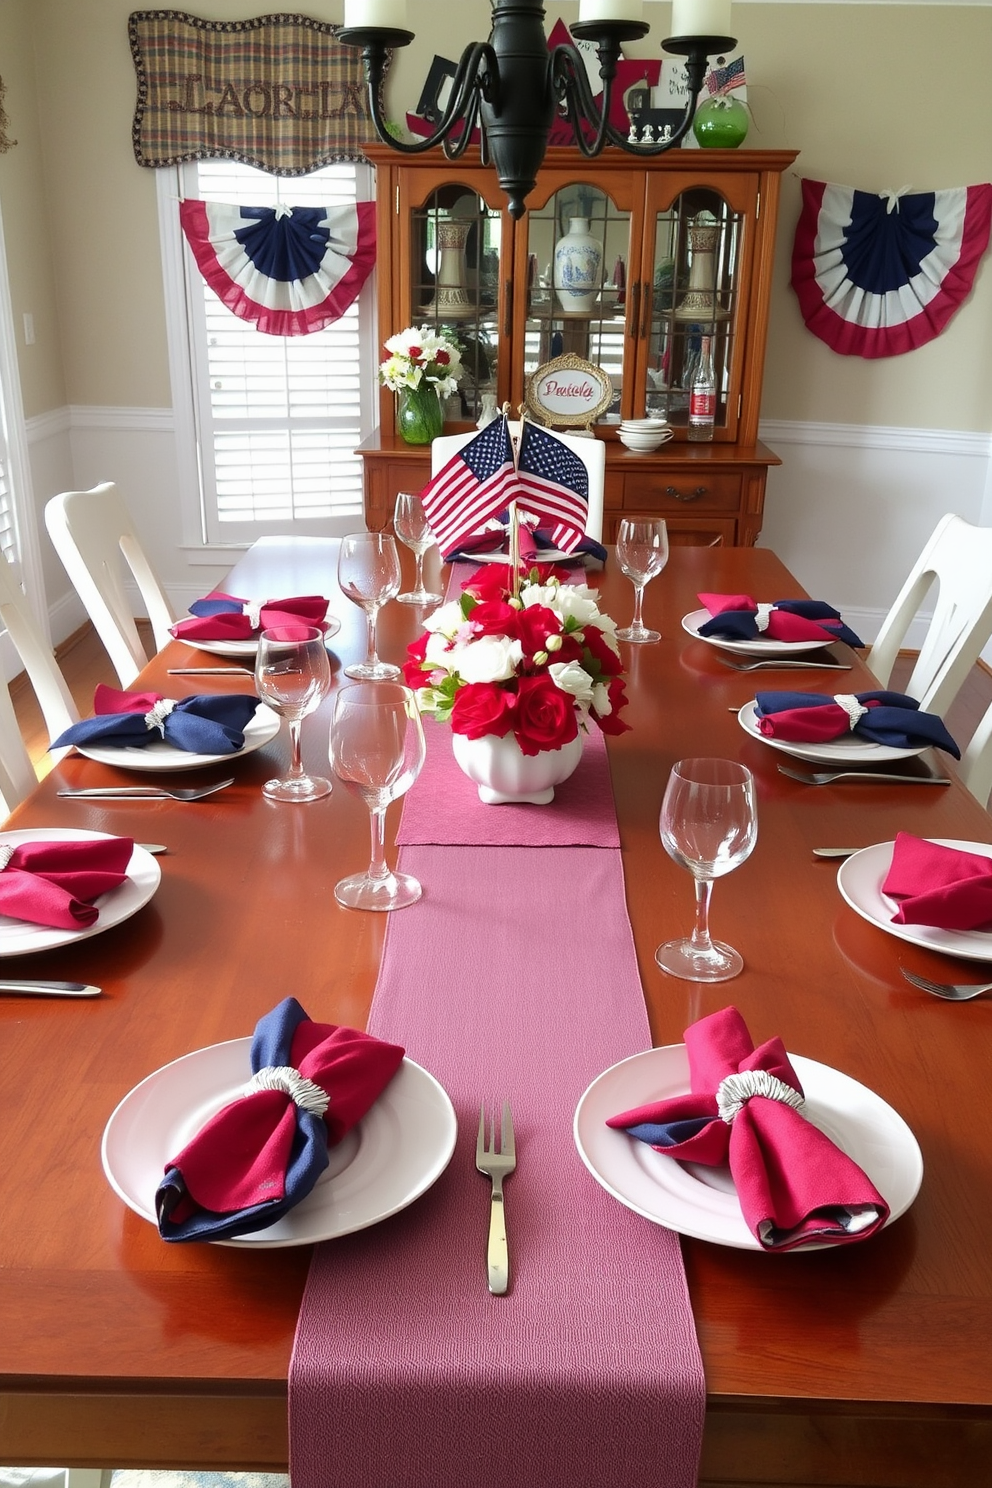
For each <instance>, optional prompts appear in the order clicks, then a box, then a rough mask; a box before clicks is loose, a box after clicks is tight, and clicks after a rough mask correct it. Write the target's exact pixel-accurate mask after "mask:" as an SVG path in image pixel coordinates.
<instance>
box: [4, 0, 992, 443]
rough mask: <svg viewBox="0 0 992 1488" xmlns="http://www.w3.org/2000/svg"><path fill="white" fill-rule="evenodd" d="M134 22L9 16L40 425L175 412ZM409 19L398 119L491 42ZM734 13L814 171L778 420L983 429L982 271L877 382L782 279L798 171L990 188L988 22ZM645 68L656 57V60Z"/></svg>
mask: <svg viewBox="0 0 992 1488" xmlns="http://www.w3.org/2000/svg"><path fill="white" fill-rule="evenodd" d="M133 8H134V6H133V0H0V76H3V78H4V81H5V82H6V83H7V84H8V94H7V108H8V112H9V113H10V115H11V118H12V131H13V133H14V135H15V136H16V137H17V138H18V139H19V140H20V141H21V143H20V144H19V145H18V147H17V149H16V150H13V151H11V152H10V153H9V154H8V155H6V156H2V157H0V205H2V209H3V216H4V225H5V230H6V234H7V249H8V256H9V260H10V269H11V280H12V294H13V299H14V310H15V318H16V321H17V325H18V327H19V326H20V315H21V313H22V312H23V311H24V310H30V311H32V313H33V314H34V316H35V323H36V330H37V333H38V339H37V343H36V345H35V346H34V347H31V348H26V349H25V350H24V353H23V357H24V360H23V381H24V401H25V409H26V412H27V414H28V416H31V415H37V414H40V413H43V412H45V411H47V410H49V409H53V408H56V407H59V406H61V405H62V404H63V403H70V404H76V405H89V406H94V405H95V406H101V405H103V406H110V407H114V406H118V407H149V408H154V407H165V406H168V404H169V401H170V391H169V377H168V366H167V358H166V344H165V329H164V318H163V310H162V301H161V280H160V273H159V247H158V225H157V215H156V203H155V185H154V179H153V172H152V171H149V170H145V169H142V168H140V167H139V166H138V165H137V164H136V163H135V161H134V156H133V153H132V149H131V138H130V128H131V118H132V114H133V109H134V97H135V82H134V68H133V64H132V61H131V56H130V52H129V50H128V44H127V31H126V23H127V16H128V14H129V13H130V11H131V10H132V9H133ZM270 8H271V7H265V6H263V5H256V6H252V5H250V4H247V3H245V0H213V3H210V4H203V5H197V6H196V7H194V9H195V13H196V14H198V15H202V16H204V17H207V18H212V19H242V18H244V17H246V16H247V15H251V14H262V13H264V12H265V11H266V10H267V9H270ZM301 8H302V9H305V10H307V11H308V13H310V14H313V15H316V16H318V17H319V18H320V19H323V20H329V21H337V20H340V19H341V18H342V16H343V0H320V3H316V4H313V5H310V6H304V7H301ZM548 10H549V15H550V16H552V17H554V16H555V15H558V14H560V15H561V16H562V17H563V18H564V19H565V20H566V21H567V20H570V19H574V18H575V17H576V16H577V14H578V8H577V5H575V4H561V5H559V6H556V5H554V4H551V5H549V6H548ZM409 13H410V17H411V23H412V26H413V28H414V29H415V30H417V31H418V37H417V41H416V42H415V44H414V45H413V46H412V47H411V48H410V49H409V50H408V51H407V52H405V53H400V54H398V55H397V59H396V63H395V67H394V80H393V84H392V87H391V92H390V105H391V111H392V112H393V113H401V112H402V110H403V109H404V108H405V107H410V106H412V105H413V104H414V103H415V102H416V99H417V97H418V95H419V91H420V86H421V83H422V81H423V78H424V76H425V73H426V68H427V65H428V64H429V61H430V58H431V55H432V54H433V52H434V51H439V52H441V53H443V54H444V55H446V56H449V57H455V56H457V55H458V53H459V51H460V49H461V47H462V46H463V45H464V44H465V43H466V42H467V41H469V40H472V39H475V38H478V37H481V36H482V35H483V34H484V31H485V28H486V25H487V17H488V14H489V7H488V5H486V4H485V3H484V0H459V3H457V4H450V3H449V4H441V3H438V0H409ZM646 13H648V14H649V19H652V33H653V35H654V36H655V37H656V38H660V37H663V36H664V35H665V34H666V30H667V20H668V16H669V13H670V12H669V7H668V6H667V5H665V4H650V5H649V6H648V7H647V12H646ZM651 13H654V14H653V15H651ZM734 14H735V25H736V28H737V29H738V30H739V33H740V37H741V42H742V45H743V47H744V49H745V53H746V58H747V68H748V76H749V79H750V81H749V93H748V96H749V101H750V103H751V105H752V109H753V112H754V116H755V125H754V127H753V129H752V133H751V136H750V138H749V144H753V145H755V146H758V147H761V146H765V147H769V148H771V147H777V146H789V147H792V148H797V149H799V150H801V152H802V153H801V155H800V158H799V160H798V161H797V164H796V167H795V171H796V175H795V176H792V177H789V178H787V180H786V182H785V194H784V201H783V209H782V222H781V229H780V244H779V262H778V267H777V275H776V291H775V298H774V306H773V314H772V327H771V341H770V355H769V360H768V369H767V374H766V396H765V404H764V412H765V414H766V415H767V416H768V417H769V418H775V419H785V420H798V421H815V422H826V423H831V422H835V423H853V424H882V425H890V424H891V425H902V426H917V427H922V428H946V429H959V430H972V431H980V430H988V429H989V428H990V427H992V356H990V354H989V348H988V342H989V330H990V327H992V266H990V264H989V261H988V259H986V261H985V263H984V264H983V265H982V268H981V269H980V271H979V279H978V284H977V286H976V289H975V291H974V292H973V295H972V298H971V300H970V301H969V303H967V304H966V305H965V306H964V308H963V309H962V310H961V311H960V312H959V315H958V316H957V318H956V319H955V320H954V321H953V322H952V323H951V325H950V327H949V328H948V329H947V331H945V333H944V335H943V336H941V337H940V338H938V340H937V341H936V342H934V343H932V344H931V345H930V346H929V347H925V348H923V349H922V350H920V351H917V352H912V353H910V354H908V355H906V356H902V357H896V358H889V359H886V360H884V361H881V362H874V363H871V362H863V361H861V360H860V359H857V358H844V357H838V356H836V355H835V354H834V353H833V352H831V351H830V350H828V348H827V347H826V346H824V345H823V344H822V343H821V342H819V341H817V340H816V339H815V338H814V337H812V336H811V335H810V334H809V333H808V332H807V331H806V330H805V328H804V326H803V324H802V321H801V319H800V317H799V313H798V309H797V305H796V302H795V299H794V296H793V295H792V292H791V290H790V289H789V288H788V259H789V251H790V249H791V242H792V233H793V229H794V225H795V219H796V215H797V212H798V200H799V185H798V174H799V173H800V172H801V173H803V174H805V175H809V176H814V177H818V178H821V179H827V180H831V181H837V182H842V183H844V184H848V185H853V186H859V187H862V188H864V189H866V190H882V189H885V188H887V187H900V186H903V185H905V184H907V183H911V184H912V185H913V186H914V187H915V188H917V189H920V190H926V189H932V188H939V187H950V186H961V185H969V184H972V183H975V182H979V181H985V180H989V179H992V89H990V88H989V86H988V77H989V71H990V67H992V8H990V7H989V6H988V5H977V6H948V5H934V6H925V5H911V6H899V5H879V6H854V5H817V4H797V5H778V4H773V5H762V4H738V5H737V7H736V9H735V13H734ZM655 17H657V18H658V19H655ZM661 18H663V19H661ZM32 41H33V45H34V51H35V55H36V61H37V72H36V75H35V77H34V78H33V77H32ZM636 51H637V52H639V53H640V52H643V53H644V54H649V53H650V51H651V45H650V43H648V44H644V43H642V44H640V45H639V46H638V47H637V48H636ZM39 167H40V169H41V170H42V172H43V179H44V188H45V189H44V197H42V195H41V194H40V193H39V191H38V189H37V183H38V180H39ZM45 203H47V207H48V219H47V221H46V219H45V215H44V204H45ZM53 259H54V262H55V265H56V269H55V271H53V268H52V263H53ZM56 286H57V287H56Z"/></svg>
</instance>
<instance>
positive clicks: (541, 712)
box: [513, 672, 579, 754]
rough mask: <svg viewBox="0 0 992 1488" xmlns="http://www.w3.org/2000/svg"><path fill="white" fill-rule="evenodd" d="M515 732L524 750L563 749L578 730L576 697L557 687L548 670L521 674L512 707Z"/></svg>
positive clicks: (527, 752) (538, 751)
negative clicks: (533, 675)
mask: <svg viewBox="0 0 992 1488" xmlns="http://www.w3.org/2000/svg"><path fill="white" fill-rule="evenodd" d="M513 732H514V735H515V736H516V740H517V743H518V744H519V745H520V752H521V754H540V752H541V750H542V749H561V747H562V745H564V744H569V743H570V742H571V741H572V740H573V739H574V738H575V737H576V736H577V734H578V732H579V722H578V719H577V718H576V716H575V701H574V699H573V698H571V697H569V695H568V693H565V692H562V691H561V689H560V688H558V687H556V686H555V684H554V683H553V682H552V680H551V678H550V677H549V676H548V675H547V673H546V672H542V673H541V674H540V675H538V676H536V677H521V678H520V682H519V684H518V689H517V698H516V706H515V707H514V709H513Z"/></svg>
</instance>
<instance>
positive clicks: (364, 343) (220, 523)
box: [184, 160, 376, 543]
mask: <svg viewBox="0 0 992 1488" xmlns="http://www.w3.org/2000/svg"><path fill="white" fill-rule="evenodd" d="M184 172H185V180H184V189H185V192H186V195H188V196H193V195H195V196H199V197H201V198H204V199H206V200H213V201H224V202H236V203H239V204H241V205H243V206H272V205H276V204H277V203H279V202H284V203H286V204H287V205H288V206H311V205H322V204H328V205H344V204H349V203H353V202H355V201H357V200H361V199H365V198H367V196H368V195H369V172H368V168H367V167H364V166H360V165H356V164H353V163H346V162H342V163H340V164H337V165H331V166H326V167H324V168H323V169H322V170H319V171H315V172H313V174H311V175H308V176H294V177H291V178H284V177H276V176H270V175H267V174H266V173H265V172H264V171H259V170H255V169H253V168H252V167H251V166H245V165H241V164H240V163H239V162H237V161H227V160H208V161H199V162H194V163H191V164H190V165H189V166H187V167H185V168H184ZM360 191H361V195H359V192H360ZM184 262H185V272H186V281H187V305H188V311H189V332H190V342H191V354H192V361H193V387H194V397H195V402H196V430H197V442H198V446H199V449H198V453H199V468H200V478H201V488H202V489H201V497H202V517H203V523H202V526H203V537H204V539H205V541H206V542H208V543H235V542H242V541H249V542H250V541H253V540H254V539H255V538H256V537H258V536H260V535H261V534H262V533H264V532H279V533H294V532H295V533H307V532H310V533H320V534H329V535H333V534H335V533H340V532H344V531H348V530H351V529H353V528H354V527H355V526H359V527H360V526H361V525H362V465H361V461H360V459H359V458H358V457H357V456H356V455H355V453H354V450H355V448H356V446H357V445H358V444H360V443H361V441H362V439H363V438H364V437H365V435H366V434H368V433H369V432H370V431H371V424H372V410H373V407H374V398H373V396H372V392H374V386H375V369H376V361H375V337H374V317H373V314H372V303H371V289H370V287H369V286H366V289H365V290H364V291H363V293H362V295H361V296H360V297H359V299H358V301H357V302H356V303H355V304H354V305H352V306H351V307H350V308H349V309H348V310H347V311H346V312H345V314H344V315H343V316H341V318H340V319H339V320H337V321H334V322H333V323H332V324H331V325H329V326H327V327H325V329H324V330H322V331H316V332H314V333H313V334H311V335H308V336H285V337H284V336H269V335H264V334H263V333H262V332H261V331H258V330H256V329H255V327H254V325H252V324H251V323H250V322H249V321H245V320H241V319H239V318H238V317H237V316H236V315H234V314H232V312H231V311H229V310H228V309H227V308H226V307H225V306H224V305H222V304H221V302H220V300H219V299H218V298H217V296H216V295H215V294H214V292H213V290H212V289H210V287H209V286H208V285H207V284H206V283H205V282H204V280H203V278H202V276H201V274H200V272H199V270H198V269H197V267H196V264H195V262H194V260H193V258H192V255H191V254H190V253H189V252H186V254H185V255H184Z"/></svg>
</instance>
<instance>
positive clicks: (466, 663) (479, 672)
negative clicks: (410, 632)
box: [428, 635, 524, 682]
mask: <svg viewBox="0 0 992 1488" xmlns="http://www.w3.org/2000/svg"><path fill="white" fill-rule="evenodd" d="M429 649H430V643H429V642H428V651H429ZM456 656H457V660H454V659H452V660H451V661H449V662H448V663H447V665H448V669H449V671H457V673H458V675H459V677H461V679H462V681H463V682H505V681H507V680H508V679H509V678H510V677H512V676H514V675H515V673H516V670H517V667H518V666H519V665H520V663H521V662H522V661H523V659H524V651H523V647H522V646H521V644H520V642H519V641H511V640H510V638H509V636H495V635H484V636H480V637H479V639H478V640H477V641H472V642H470V644H469V645H467V646H462V647H459V648H457V652H456Z"/></svg>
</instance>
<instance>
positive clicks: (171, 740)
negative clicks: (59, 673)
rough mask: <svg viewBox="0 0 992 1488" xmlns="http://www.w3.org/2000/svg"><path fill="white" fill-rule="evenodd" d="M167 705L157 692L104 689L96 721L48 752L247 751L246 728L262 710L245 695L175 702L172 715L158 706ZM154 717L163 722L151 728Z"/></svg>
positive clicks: (77, 726) (70, 731) (70, 732)
mask: <svg viewBox="0 0 992 1488" xmlns="http://www.w3.org/2000/svg"><path fill="white" fill-rule="evenodd" d="M167 701H168V699H163V697H162V694H161V693H158V692H118V691H117V689H116V688H113V687H104V686H102V684H101V686H99V687H97V689H96V694H95V697H94V706H95V708H96V716H95V717H94V718H84V719H83V720H82V722H81V723H74V724H72V726H71V727H70V728H67V729H66V730H65V732H64V733H61V734H60V735H59V737H58V738H57V739H56V740H55V741H54V742H53V743H52V745H51V746H50V747H51V748H52V749H61V748H63V747H64V746H65V745H67V744H105V745H109V746H111V747H112V748H113V747H119V748H121V749H125V748H135V747H137V748H139V749H141V748H144V747H145V746H146V745H148V744H152V743H154V742H155V740H156V739H162V738H164V739H165V742H166V743H167V744H171V745H173V747H174V748H176V749H183V750H185V751H186V752H187V753H189V754H236V753H237V751H238V750H239V749H243V748H244V744H245V728H246V726H247V725H248V723H249V722H250V721H251V719H252V718H253V717H254V716H255V710H256V708H257V707H258V698H257V697H254V696H253V695H252V694H251V693H247V692H232V693H202V694H198V695H197V696H195V697H188V698H183V699H182V700H181V701H180V702H176V703H175V705H174V706H173V708H172V710H171V711H169V712H166V710H165V709H162V708H160V707H159V705H160V704H161V703H162V702H167ZM152 714H153V715H154V717H155V718H156V719H160V720H161V722H160V723H156V722H153V723H151V724H149V723H148V722H147V718H148V716H149V715H152Z"/></svg>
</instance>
